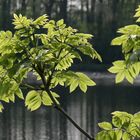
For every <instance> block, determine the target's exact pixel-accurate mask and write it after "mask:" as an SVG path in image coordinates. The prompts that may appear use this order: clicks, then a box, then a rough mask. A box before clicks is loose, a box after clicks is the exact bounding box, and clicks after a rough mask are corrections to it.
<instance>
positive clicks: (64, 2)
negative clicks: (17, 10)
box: [60, 0, 68, 22]
mask: <svg viewBox="0 0 140 140" xmlns="http://www.w3.org/2000/svg"><path fill="white" fill-rule="evenodd" d="M67 3H68V1H67V0H60V18H63V19H64V21H65V22H67Z"/></svg>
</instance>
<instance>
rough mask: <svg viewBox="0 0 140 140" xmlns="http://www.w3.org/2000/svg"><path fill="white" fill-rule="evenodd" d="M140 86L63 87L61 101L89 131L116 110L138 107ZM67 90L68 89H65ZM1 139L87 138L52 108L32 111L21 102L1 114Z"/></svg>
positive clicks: (92, 130) (94, 128) (69, 139)
mask: <svg viewBox="0 0 140 140" xmlns="http://www.w3.org/2000/svg"><path fill="white" fill-rule="evenodd" d="M139 91H140V87H126V86H97V87H93V88H90V89H89V90H88V93H87V94H82V93H81V92H79V91H76V92H77V94H74V93H73V94H67V93H65V95H64V91H62V89H61V94H63V95H62V99H61V100H62V101H64V102H62V105H63V106H64V108H65V109H66V110H67V112H68V113H69V114H70V115H71V116H72V117H73V118H74V119H75V120H76V121H77V122H78V123H79V124H80V125H81V126H82V127H83V128H84V129H85V130H87V131H88V132H89V133H91V134H94V133H96V132H97V131H98V128H97V123H98V122H100V121H108V120H110V113H111V112H112V111H115V110H120V111H128V112H130V113H134V112H137V111H139V108H140V103H139ZM65 92H66V91H65ZM0 140H86V138H85V137H84V136H83V135H81V134H80V133H79V131H77V129H76V128H74V127H73V125H72V124H70V123H69V122H68V121H67V120H66V119H65V118H64V117H63V116H61V115H60V114H59V113H58V112H57V111H55V110H54V109H52V108H46V107H42V108H40V109H39V110H38V111H35V112H32V113H31V112H29V111H27V110H26V109H25V108H24V105H23V103H22V102H18V101H17V103H16V105H14V104H10V105H6V109H5V110H4V113H3V114H0Z"/></svg>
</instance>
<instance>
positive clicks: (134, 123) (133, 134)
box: [96, 111, 140, 140]
mask: <svg viewBox="0 0 140 140" xmlns="http://www.w3.org/2000/svg"><path fill="white" fill-rule="evenodd" d="M112 115H113V117H112V123H109V122H102V123H99V124H98V125H99V127H100V128H101V129H103V130H102V131H100V132H99V133H98V134H97V136H96V140H104V139H107V140H108V139H109V140H132V139H135V138H136V139H137V138H140V129H139V126H140V113H139V112H138V113H136V114H134V115H132V114H129V113H127V112H120V111H116V112H113V113H112Z"/></svg>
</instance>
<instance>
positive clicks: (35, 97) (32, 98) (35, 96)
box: [25, 90, 41, 111]
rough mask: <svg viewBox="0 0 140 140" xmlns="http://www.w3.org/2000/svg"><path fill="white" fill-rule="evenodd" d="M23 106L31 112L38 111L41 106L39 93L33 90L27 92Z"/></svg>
mask: <svg viewBox="0 0 140 140" xmlns="http://www.w3.org/2000/svg"><path fill="white" fill-rule="evenodd" d="M25 106H27V107H28V109H29V110H31V111H34V110H36V109H38V108H39V107H40V106H41V96H40V93H39V92H37V91H35V90H31V91H29V92H28V94H27V96H26V99H25Z"/></svg>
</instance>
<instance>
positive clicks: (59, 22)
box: [56, 19, 64, 26]
mask: <svg viewBox="0 0 140 140" xmlns="http://www.w3.org/2000/svg"><path fill="white" fill-rule="evenodd" d="M63 24H64V19H61V20H59V21H57V22H56V25H57V26H61V25H63Z"/></svg>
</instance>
